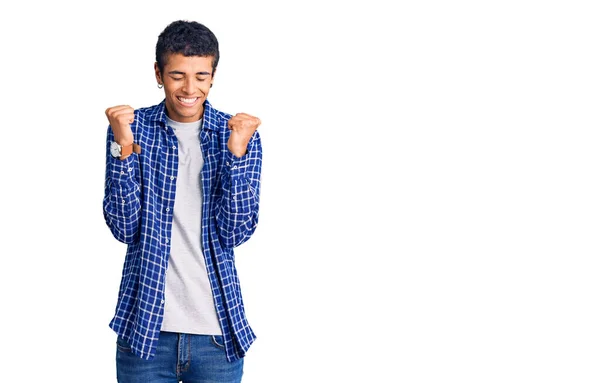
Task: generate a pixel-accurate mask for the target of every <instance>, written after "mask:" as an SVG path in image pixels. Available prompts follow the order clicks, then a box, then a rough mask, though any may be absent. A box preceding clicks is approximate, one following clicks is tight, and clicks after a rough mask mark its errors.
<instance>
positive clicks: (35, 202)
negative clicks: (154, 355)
mask: <svg viewBox="0 0 600 383" xmlns="http://www.w3.org/2000/svg"><path fill="white" fill-rule="evenodd" d="M4 4H5V5H2V6H1V8H2V9H0V15H1V16H0V36H1V37H0V39H1V45H0V49H1V50H2V52H3V53H2V59H0V69H1V72H0V73H1V74H2V79H1V81H0V87H1V89H2V93H1V97H2V103H1V106H0V108H1V111H2V123H1V125H2V143H3V145H2V150H1V154H0V156H2V158H1V159H2V162H1V163H2V165H1V166H2V185H3V187H2V198H1V200H2V205H3V217H4V219H3V221H4V226H3V227H4V228H3V229H2V231H1V233H2V239H3V240H2V243H3V246H2V250H1V252H2V255H3V256H2V266H1V268H0V270H1V278H0V284H1V285H0V288H1V290H0V291H2V293H3V298H4V299H3V304H2V313H1V318H2V322H1V323H2V329H3V335H2V337H1V338H0V339H1V340H0V342H1V344H2V349H3V354H2V355H3V356H2V357H1V358H0V366H1V368H0V381H3V382H4V381H6V382H13V381H20V382H46V381H53V382H54V381H56V382H58V381H60V382H82V383H83V382H85V383H91V382H100V383H104V382H113V381H116V380H115V371H114V354H115V345H114V341H115V336H114V334H113V333H112V331H111V330H110V329H109V327H108V323H109V321H110V319H111V317H112V314H113V312H114V307H115V304H116V298H117V292H118V284H119V280H120V273H121V267H122V263H123V258H124V252H125V247H124V245H122V244H120V243H118V242H117V241H116V240H114V239H113V238H112V236H111V235H110V232H109V230H108V228H107V227H106V226H105V224H104V220H103V217H102V197H103V183H104V155H105V153H104V145H105V144H104V139H105V133H106V128H107V120H106V118H105V116H104V110H105V109H106V108H107V107H109V106H112V105H117V104H123V103H126V104H130V105H131V106H133V107H136V108H137V107H142V106H148V105H152V104H155V103H157V102H159V101H160V100H162V95H163V93H162V91H161V90H158V89H157V88H156V83H155V80H154V74H153V62H154V48H155V43H156V38H157V37H158V34H159V33H160V32H161V31H162V29H163V28H164V27H165V26H166V25H167V24H168V23H170V22H171V21H173V20H176V19H189V20H196V21H200V22H202V23H204V24H206V25H207V26H208V27H209V28H211V29H212V30H213V31H214V32H215V34H216V35H217V37H218V38H219V41H220V45H221V63H220V64H219V68H218V72H217V75H216V81H215V86H214V87H213V90H212V92H211V95H210V96H209V99H210V100H211V102H212V104H213V105H214V106H215V107H216V108H218V109H221V110H223V111H226V112H229V113H236V112H247V113H251V114H255V115H257V116H259V117H260V118H261V120H262V121H263V124H262V125H261V127H260V132H261V135H262V139H263V146H264V168H263V183H262V188H263V189H262V195H261V213H260V217H261V218H260V223H259V227H258V229H257V231H256V233H255V235H254V237H253V238H252V239H251V240H250V241H249V242H248V243H246V244H244V245H242V246H241V247H240V248H239V249H238V251H237V253H236V254H237V265H238V272H239V274H240V278H241V282H242V289H243V292H244V298H245V303H246V308H247V314H248V317H249V320H250V323H251V325H252V326H253V328H254V330H255V332H256V334H257V335H258V339H257V340H256V342H255V343H254V345H253V346H252V347H251V349H250V351H249V353H248V356H247V359H246V364H245V378H244V382H245V383H253V382H260V383H264V382H277V383H281V382H302V383H305V382H348V381H356V382H407V383H420V382H435V383H440V382H461V383H467V382H474V383H475V382H477V383H482V382H485V383H492V382H501V383H506V382H511V383H516V382H527V383H530V382H545V383H548V382H569V383H571V382H578V383H584V382H598V381H600V364H599V359H600V309H599V304H600V301H599V296H598V293H599V291H600V290H599V287H600V278H599V272H600V270H599V268H600V261H599V260H598V256H599V251H598V250H599V243H598V238H599V237H598V233H599V230H600V204H599V202H598V201H599V198H598V197H599V196H600V182H599V179H598V164H599V159H600V158H599V150H598V140H599V138H600V132H599V130H598V122H599V121H598V106H599V102H600V75H599V73H600V72H599V70H598V68H600V54H599V52H600V50H599V47H600V44H599V43H600V41H599V37H600V23H598V20H599V17H600V14H599V12H598V9H597V8H596V7H595V2H593V1H573V0H571V1H529V0H520V1H496V2H491V1H464V0H461V1H453V2H449V1H407V2H392V1H389V2H385V1H376V0H372V1H365V2H352V1H339V2H335V1H329V2H328V1H300V2H278V3H275V2H273V4H269V3H267V2H237V3H233V2H228V1H210V2H204V1H174V2H167V1H165V2H144V5H135V6H134V5H128V3H126V2H121V1H119V2H117V1H102V2H95V3H89V2H77V3H75V2H73V3H72V4H70V3H68V2H64V1H52V2H41V1H37V2H31V1H30V2H26V1H21V2H16V3H11V4H10V5H6V4H7V3H4ZM140 4H141V3H140ZM392 4H394V7H392Z"/></svg>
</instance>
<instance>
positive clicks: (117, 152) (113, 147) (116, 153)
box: [110, 141, 121, 157]
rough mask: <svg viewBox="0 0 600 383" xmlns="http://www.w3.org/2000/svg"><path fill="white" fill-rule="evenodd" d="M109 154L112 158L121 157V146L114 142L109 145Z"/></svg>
mask: <svg viewBox="0 0 600 383" xmlns="http://www.w3.org/2000/svg"><path fill="white" fill-rule="evenodd" d="M110 154H111V155H112V156H113V157H121V145H119V144H117V143H116V142H114V141H113V142H111V144H110Z"/></svg>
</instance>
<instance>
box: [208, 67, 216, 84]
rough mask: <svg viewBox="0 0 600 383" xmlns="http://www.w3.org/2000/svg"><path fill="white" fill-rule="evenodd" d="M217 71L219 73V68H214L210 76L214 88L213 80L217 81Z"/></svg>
mask: <svg viewBox="0 0 600 383" xmlns="http://www.w3.org/2000/svg"><path fill="white" fill-rule="evenodd" d="M215 73H217V68H215V69H213V71H212V75H211V76H210V87H211V88H212V86H213V82H214V81H215Z"/></svg>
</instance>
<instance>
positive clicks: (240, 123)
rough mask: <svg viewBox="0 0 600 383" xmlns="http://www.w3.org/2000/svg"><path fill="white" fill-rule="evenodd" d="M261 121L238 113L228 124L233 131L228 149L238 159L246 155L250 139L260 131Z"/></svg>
mask: <svg viewBox="0 0 600 383" xmlns="http://www.w3.org/2000/svg"><path fill="white" fill-rule="evenodd" d="M259 125H260V119H259V118H258V117H254V116H251V115H249V114H246V113H237V114H236V115H235V116H233V117H231V118H230V119H229V121H228V122H227V127H228V128H229V130H231V135H230V136H229V141H227V147H228V148H229V151H230V152H231V153H233V154H234V155H235V156H236V157H242V156H243V155H244V154H246V148H247V146H248V142H249V141H250V138H251V137H252V135H253V134H254V132H255V131H256V129H258V126H259Z"/></svg>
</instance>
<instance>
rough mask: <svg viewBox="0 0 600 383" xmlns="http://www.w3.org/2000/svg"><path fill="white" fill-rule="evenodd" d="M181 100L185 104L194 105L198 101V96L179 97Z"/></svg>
mask: <svg viewBox="0 0 600 383" xmlns="http://www.w3.org/2000/svg"><path fill="white" fill-rule="evenodd" d="M177 99H178V100H179V102H181V103H182V104H185V105H194V104H195V103H196V101H198V97H193V98H186V97H177Z"/></svg>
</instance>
